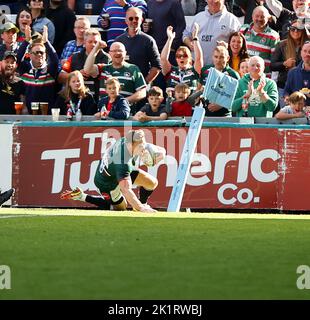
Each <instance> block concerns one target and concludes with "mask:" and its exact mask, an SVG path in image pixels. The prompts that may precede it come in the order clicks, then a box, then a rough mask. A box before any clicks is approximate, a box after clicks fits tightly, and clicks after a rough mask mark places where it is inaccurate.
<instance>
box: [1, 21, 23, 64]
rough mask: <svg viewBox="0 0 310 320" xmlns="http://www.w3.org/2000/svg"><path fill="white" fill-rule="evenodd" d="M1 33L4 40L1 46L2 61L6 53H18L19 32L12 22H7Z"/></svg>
mask: <svg viewBox="0 0 310 320" xmlns="http://www.w3.org/2000/svg"><path fill="white" fill-rule="evenodd" d="M0 32H1V40H2V44H0V60H2V58H3V56H4V53H5V51H13V52H16V51H17V48H18V43H17V33H18V32H19V30H18V28H17V27H16V26H15V24H13V23H12V22H6V23H5V24H4V25H3V26H2V28H1V29H0Z"/></svg>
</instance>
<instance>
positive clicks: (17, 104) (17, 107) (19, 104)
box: [14, 102, 24, 114]
mask: <svg viewBox="0 0 310 320" xmlns="http://www.w3.org/2000/svg"><path fill="white" fill-rule="evenodd" d="M23 107H24V104H23V103H22V102H15V104H14V108H15V112H16V114H22V111H23Z"/></svg>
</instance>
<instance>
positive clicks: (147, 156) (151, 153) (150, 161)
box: [141, 143, 157, 167]
mask: <svg viewBox="0 0 310 320" xmlns="http://www.w3.org/2000/svg"><path fill="white" fill-rule="evenodd" d="M156 154H157V147H156V146H155V145H154V144H152V143H147V144H146V146H145V151H144V153H143V155H142V157H141V158H142V162H143V163H144V164H145V165H146V166H147V167H152V166H154V165H155V163H156Z"/></svg>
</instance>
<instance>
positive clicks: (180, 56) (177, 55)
mask: <svg viewBox="0 0 310 320" xmlns="http://www.w3.org/2000/svg"><path fill="white" fill-rule="evenodd" d="M175 57H176V58H177V59H182V58H188V55H187V54H186V53H183V54H176V55H175Z"/></svg>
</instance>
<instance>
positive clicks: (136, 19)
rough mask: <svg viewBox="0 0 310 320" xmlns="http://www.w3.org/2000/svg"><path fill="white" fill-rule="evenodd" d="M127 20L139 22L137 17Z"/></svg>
mask: <svg viewBox="0 0 310 320" xmlns="http://www.w3.org/2000/svg"><path fill="white" fill-rule="evenodd" d="M128 20H129V21H133V20H135V21H139V17H129V18H128Z"/></svg>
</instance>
